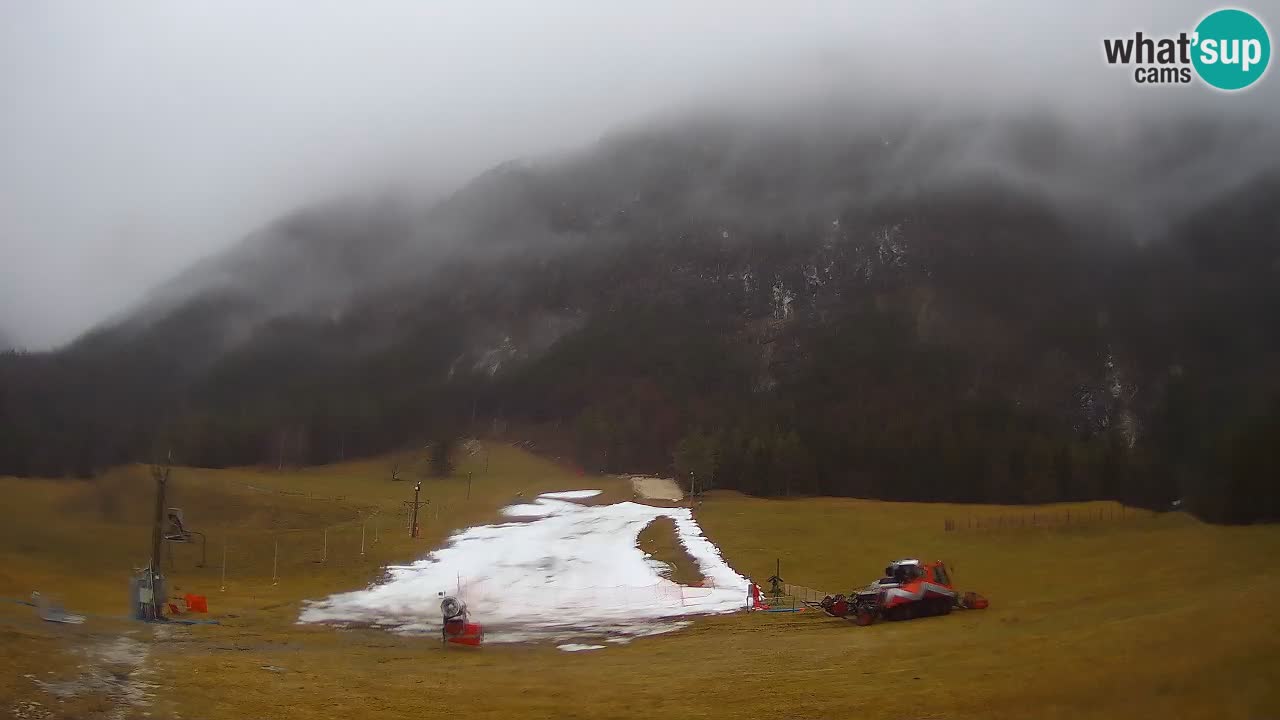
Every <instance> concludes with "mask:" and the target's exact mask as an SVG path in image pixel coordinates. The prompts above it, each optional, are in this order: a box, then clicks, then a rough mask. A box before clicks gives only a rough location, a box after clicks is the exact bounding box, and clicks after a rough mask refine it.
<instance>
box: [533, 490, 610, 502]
mask: <svg viewBox="0 0 1280 720" xmlns="http://www.w3.org/2000/svg"><path fill="white" fill-rule="evenodd" d="M602 492H604V491H603V490H561V491H560V492H549V493H542V494H541V495H539V496H538V497H540V498H551V499H553V500H585V499H587V498H592V497H595V496H597V495H599V494H600V493H602Z"/></svg>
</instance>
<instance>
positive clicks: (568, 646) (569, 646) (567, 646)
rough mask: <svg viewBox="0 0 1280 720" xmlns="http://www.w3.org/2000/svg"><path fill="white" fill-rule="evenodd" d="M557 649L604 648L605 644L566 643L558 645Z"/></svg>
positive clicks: (577, 650) (571, 650)
mask: <svg viewBox="0 0 1280 720" xmlns="http://www.w3.org/2000/svg"><path fill="white" fill-rule="evenodd" d="M556 649H557V650H563V651H565V652H582V651H583V650H603V649H604V646H603V645H581V644H579V643H565V644H564V645H557V646H556Z"/></svg>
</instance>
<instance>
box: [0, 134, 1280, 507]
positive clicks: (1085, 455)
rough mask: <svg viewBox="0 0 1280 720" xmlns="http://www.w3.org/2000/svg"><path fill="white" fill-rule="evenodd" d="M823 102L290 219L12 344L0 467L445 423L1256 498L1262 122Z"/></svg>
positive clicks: (451, 437)
mask: <svg viewBox="0 0 1280 720" xmlns="http://www.w3.org/2000/svg"><path fill="white" fill-rule="evenodd" d="M846 110H847V112H848V114H847V115H843V114H838V115H835V116H828V115H822V114H818V115H813V116H799V117H796V116H787V115H781V116H776V117H772V118H766V119H765V120H761V121H739V120H733V119H729V118H726V117H724V116H723V115H722V114H715V113H712V114H706V115H701V116H697V117H691V118H680V119H677V120H673V121H671V122H669V123H667V124H663V125H658V126H645V127H638V128H631V129H628V130H625V131H621V132H618V133H615V134H614V135H611V136H610V137H608V138H606V139H605V140H604V141H602V142H601V143H599V144H597V145H595V146H592V147H590V148H586V149H583V150H581V151H578V152H575V153H571V154H568V155H566V156H560V157H556V158H552V159H547V160H542V161H537V162H521V163H510V164H505V165H502V166H499V167H497V168H494V169H493V170H491V171H489V172H488V173H485V174H484V175H482V176H480V177H478V178H476V179H475V180H474V181H473V182H471V183H469V184H468V185H466V186H465V187H463V188H461V189H460V190H459V191H458V192H456V193H455V194H453V195H451V196H449V197H448V198H446V199H445V200H444V201H442V202H441V203H439V204H436V205H433V206H430V207H415V206H413V205H405V204H402V203H398V202H394V201H389V200H388V201H383V200H375V201H369V202H364V201H362V202H346V203H337V204H334V205H331V206H325V207H320V208H312V209H308V210H304V211H302V212H301V213H298V214H295V215H291V216H290V217H288V218H285V219H283V220H282V221H280V222H278V223H275V224H273V225H272V226H271V227H269V228H266V229H264V231H263V232H261V233H258V234H256V235H255V236H254V237H253V238H250V239H249V240H246V242H245V243H244V244H242V246H240V247H238V248H236V249H234V250H233V251H231V252H229V253H227V254H225V255H222V256H217V257H214V258H212V259H210V260H209V261H206V262H205V263H202V264H201V265H199V266H197V267H196V268H193V269H192V270H191V271H190V272H188V273H186V274H184V275H182V276H179V278H178V279H176V280H175V281H174V282H172V283H170V284H168V285H167V286H166V288H164V291H163V292H161V293H159V294H158V295H157V296H156V299H155V301H154V302H153V303H152V304H150V305H148V306H147V307H144V308H143V309H141V310H140V311H139V312H137V313H135V314H134V315H131V316H129V317H126V318H123V319H121V320H119V321H117V322H113V323H109V324H106V325H104V326H102V327H100V328H98V329H96V330H94V331H92V332H91V333H89V334H87V335H85V336H83V337H82V338H80V339H79V340H78V341H76V342H75V343H73V344H71V345H70V346H69V347H67V348H65V349H64V350H62V351H59V352H54V353H36V354H32V353H19V352H8V353H4V354H3V355H0V473H11V474H18V475H38V476H58V475H74V476H82V477H86V476H90V475H92V474H93V473H95V472H97V471H99V470H101V469H103V468H105V467H107V466H109V465H111V464H114V463H119V462H126V461H130V460H137V459H139V458H146V457H150V456H151V455H152V454H153V451H154V448H156V447H158V446H163V447H166V448H171V449H172V451H173V457H174V460H175V461H176V462H183V463H189V464H195V465H209V466H228V465H242V464H246V465H247V464H262V465H269V466H275V467H286V466H294V465H302V464H315V463H327V462H335V461H339V460H343V459H347V458H353V457H359V456H365V455H370V454H375V453H379V452H384V451H388V450H393V449H397V448H402V447H417V448H423V447H430V448H433V451H432V453H431V456H432V457H433V458H436V459H435V460H433V462H432V465H433V466H434V467H435V469H436V471H437V472H447V467H446V466H447V464H448V458H449V454H450V453H449V449H450V447H451V446H452V445H453V444H454V442H455V441H456V439H457V438H458V437H460V436H463V435H480V436H484V435H490V434H492V435H495V437H496V438H498V439H502V440H509V441H516V440H521V439H526V438H536V439H537V445H538V447H539V448H541V449H543V450H545V451H546V452H548V453H552V454H557V455H560V456H562V457H566V458H572V459H573V460H574V461H575V462H577V463H578V464H580V465H581V466H583V467H585V468H587V469H589V470H591V471H602V472H633V471H634V472H639V471H647V472H660V473H674V474H675V475H676V476H677V477H678V478H679V479H680V480H681V481H682V482H685V483H686V484H688V483H689V482H690V478H691V477H692V478H695V479H696V482H697V483H698V486H699V488H700V489H707V488H726V489H737V490H742V491H744V492H749V493H755V494H762V495H809V494H831V495H854V496H861V497H876V498H886V499H901V500H921V501H952V502H1012V503H1039V502H1052V501H1058V500H1078V499H1093V498H1114V499H1119V500H1123V501H1126V502H1130V503H1136V504H1141V505H1146V506H1149V507H1156V508H1165V507H1169V505H1170V503H1171V502H1173V501H1175V500H1179V499H1184V500H1185V501H1186V502H1187V504H1188V506H1190V507H1192V508H1193V509H1194V510H1195V511H1196V512H1198V513H1199V514H1201V515H1202V516H1203V517H1206V518H1208V519H1212V520H1217V521H1232V522H1247V521H1254V520H1272V519H1275V518H1276V510H1277V508H1276V506H1275V501H1274V497H1275V488H1274V483H1275V478H1276V477H1278V476H1277V474H1276V473H1275V469H1276V452H1277V451H1276V450H1275V449H1274V447H1273V445H1272V444H1271V442H1270V441H1271V439H1272V438H1274V437H1275V429H1276V423H1277V421H1278V420H1277V418H1278V417H1280V415H1278V413H1280V410H1278V408H1280V365H1278V364H1277V363H1278V361H1277V358H1280V326H1277V324H1276V323H1275V322H1274V317H1275V311H1276V310H1277V308H1280V282H1277V281H1278V280H1280V248H1278V247H1277V232H1280V214H1278V213H1280V210H1278V209H1277V208H1276V206H1275V205H1274V202H1273V199H1274V198H1275V197H1276V196H1277V194H1278V193H1280V173H1277V168H1276V165H1275V160H1274V158H1275V157H1277V156H1276V155H1274V154H1271V155H1268V154H1266V153H1259V152H1258V151H1257V148H1258V147H1259V144H1258V143H1259V138H1261V139H1262V140H1265V141H1266V142H1270V141H1271V140H1272V139H1273V138H1274V133H1272V134H1271V135H1268V134H1267V133H1268V132H1271V131H1269V130H1266V129H1265V128H1262V129H1259V128H1258V127H1256V126H1254V125H1250V124H1245V125H1237V124H1233V123H1231V122H1227V121H1222V120H1218V119H1213V118H1200V117H1195V118H1191V119H1189V120H1186V121H1169V120H1160V121H1157V120H1152V122H1145V120H1144V121H1143V122H1142V123H1140V124H1141V125H1142V126H1143V127H1145V128H1147V130H1148V132H1149V134H1150V135H1151V136H1152V137H1165V138H1166V141H1165V142H1153V143H1151V144H1133V143H1131V142H1130V141H1129V140H1125V141H1123V142H1120V141H1110V140H1107V139H1106V138H1105V137H1102V136H1094V135H1091V134H1090V133H1088V132H1081V131H1079V130H1078V129H1075V128H1072V127H1069V126H1065V125H1063V124H1062V123H1059V122H1057V121H1056V120H1055V119H1054V118H1052V117H1042V116H1036V115H1034V114H1031V115H1030V116H1010V117H998V118H992V117H985V116H981V115H979V116H964V117H958V118H952V119H951V120H947V119H946V118H939V117H933V116H931V117H929V118H927V121H926V120H925V119H921V116H919V115H916V114H913V113H910V112H906V111H903V113H895V112H890V111H877V112H876V113H868V114H858V113H857V112H856V111H855V110H850V109H846ZM842 112H844V110H842ZM842 118H844V119H842ZM1259 133H1260V134H1259ZM1121 137H1128V136H1124V135H1123V134H1121ZM1168 138H1181V139H1182V140H1181V141H1177V142H1175V141H1173V140H1168ZM1233 138H1234V140H1233ZM1263 146H1267V147H1269V146H1270V145H1265V144H1264V145H1263ZM1187 148H1211V149H1212V152H1206V153H1204V154H1197V153H1194V152H1189V151H1188V150H1187ZM1237 160H1238V161H1239V163H1238V164H1236V165H1234V166H1232V167H1234V170H1231V171H1230V172H1228V171H1227V169H1226V168H1227V167H1228V166H1229V165H1230V164H1231V163H1232V162H1235V161H1237ZM1213 163H1220V165H1217V166H1214V165H1213ZM1224 163H1225V164H1224ZM1268 163H1270V164H1268ZM1208 166H1212V167H1214V168H1216V170H1214V171H1212V172H1210V171H1207V170H1206V167H1208ZM1135 167H1140V168H1142V169H1143V171H1142V172H1135V171H1133V168H1135ZM1119 169H1126V172H1120V171H1119ZM1193 177H1213V178H1218V179H1219V181H1218V182H1215V183H1200V184H1199V185H1197V186H1196V187H1197V188H1198V192H1197V193H1186V192H1180V189H1181V188H1183V187H1184V186H1186V184H1187V183H1189V182H1190V178H1193ZM1192 195H1194V197H1192ZM1262 498H1266V499H1265V500H1263V499H1262Z"/></svg>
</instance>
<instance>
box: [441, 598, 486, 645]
mask: <svg viewBox="0 0 1280 720" xmlns="http://www.w3.org/2000/svg"><path fill="white" fill-rule="evenodd" d="M441 595H444V593H441ZM440 616H441V619H442V620H443V625H442V627H441V629H440V642H441V643H443V644H445V645H449V644H453V645H466V646H469V647H479V646H480V645H481V644H482V643H483V642H484V627H483V626H482V625H480V624H479V623H473V622H471V621H470V620H471V616H470V614H469V613H468V612H467V604H466V603H464V602H462V601H461V600H459V599H458V598H456V597H453V596H451V595H448V596H445V597H444V599H443V600H441V601H440Z"/></svg>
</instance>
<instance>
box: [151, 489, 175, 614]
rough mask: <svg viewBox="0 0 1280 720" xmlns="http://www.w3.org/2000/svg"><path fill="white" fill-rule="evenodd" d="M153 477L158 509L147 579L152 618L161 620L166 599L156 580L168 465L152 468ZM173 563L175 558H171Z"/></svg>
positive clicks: (156, 508)
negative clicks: (159, 590)
mask: <svg viewBox="0 0 1280 720" xmlns="http://www.w3.org/2000/svg"><path fill="white" fill-rule="evenodd" d="M151 477H153V478H155V481H156V507H155V513H154V515H153V516H152V522H151V565H150V567H149V568H148V572H149V573H150V575H149V577H148V578H147V584H148V585H149V586H150V587H151V590H152V592H151V617H152V618H153V619H159V618H160V616H161V614H162V613H163V612H164V610H163V608H164V598H162V597H158V596H157V595H158V593H156V592H155V590H156V584H157V583H156V578H158V577H159V576H160V562H161V557H160V553H161V552H162V546H161V544H160V543H161V540H162V535H163V533H162V531H161V524H162V523H163V522H164V491H165V485H167V484H168V482H169V466H168V464H166V465H165V466H164V467H163V468H162V467H160V466H159V465H152V466H151ZM169 559H170V561H171V562H172V560H173V557H172V555H171V556H170V558H169Z"/></svg>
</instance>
